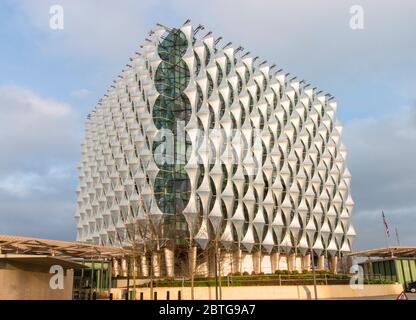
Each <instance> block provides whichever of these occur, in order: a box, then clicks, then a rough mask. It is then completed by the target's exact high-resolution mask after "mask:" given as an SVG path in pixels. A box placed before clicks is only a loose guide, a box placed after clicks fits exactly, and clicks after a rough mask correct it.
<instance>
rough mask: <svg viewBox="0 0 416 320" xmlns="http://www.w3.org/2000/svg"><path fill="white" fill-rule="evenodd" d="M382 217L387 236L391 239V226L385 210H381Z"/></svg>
mask: <svg viewBox="0 0 416 320" xmlns="http://www.w3.org/2000/svg"><path fill="white" fill-rule="evenodd" d="M381 215H382V216H383V222H384V229H385V231H386V234H387V236H388V237H389V238H390V231H389V225H388V224H387V220H386V216H385V215H384V211H383V210H381Z"/></svg>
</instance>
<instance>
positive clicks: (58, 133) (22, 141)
mask: <svg viewBox="0 0 416 320" xmlns="http://www.w3.org/2000/svg"><path fill="white" fill-rule="evenodd" d="M0 123H1V126H0V135H1V137H2V139H1V140H0V150H1V152H2V154H3V155H6V156H3V157H1V158H0V177H1V175H2V174H3V173H9V171H10V170H11V169H12V168H14V169H17V168H18V165H22V164H27V165H28V166H29V167H30V166H32V167H34V166H36V165H37V164H38V162H39V161H45V160H46V159H65V158H67V159H73V157H74V155H76V154H77V151H78V150H77V145H78V143H79V142H78V141H80V136H81V134H82V125H83V123H82V121H81V120H80V119H79V116H78V115H77V114H76V113H75V112H73V110H72V108H71V106H70V105H68V104H66V103H63V102H60V101H57V100H55V99H52V98H49V97H43V96H41V95H39V94H37V93H35V92H33V91H31V90H29V89H25V88H21V87H17V86H0ZM19 170H21V168H19ZM29 171H31V170H29Z"/></svg>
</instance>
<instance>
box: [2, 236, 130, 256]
mask: <svg viewBox="0 0 416 320" xmlns="http://www.w3.org/2000/svg"><path fill="white" fill-rule="evenodd" d="M0 254H8V255H10V254H19V255H20V254H25V255H47V256H53V257H60V258H69V259H71V258H84V259H111V258H114V257H122V256H127V255H130V251H129V250H126V249H123V248H116V247H105V246H100V245H91V244H86V243H80V242H68V241H62V240H50V239H40V238H30V237H20V236H10V235H0Z"/></svg>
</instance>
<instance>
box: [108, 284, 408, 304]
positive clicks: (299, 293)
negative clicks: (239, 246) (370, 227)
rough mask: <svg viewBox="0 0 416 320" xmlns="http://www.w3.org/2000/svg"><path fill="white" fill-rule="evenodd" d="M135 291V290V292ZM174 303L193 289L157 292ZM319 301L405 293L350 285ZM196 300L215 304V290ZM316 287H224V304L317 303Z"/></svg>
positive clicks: (118, 294) (119, 293) (330, 288)
mask: <svg viewBox="0 0 416 320" xmlns="http://www.w3.org/2000/svg"><path fill="white" fill-rule="evenodd" d="M131 290H132V288H131ZM168 291H169V293H170V299H171V300H177V299H178V292H179V291H180V292H181V296H182V300H190V299H191V288H189V287H185V288H181V287H176V288H174V287H172V288H169V287H166V288H154V292H157V298H158V300H165V299H166V296H167V292H168ZM317 291H318V299H336V298H353V297H371V296H383V295H393V294H399V293H400V292H402V291H403V287H402V285H401V284H383V285H379V284H372V285H370V284H369V285H364V287H363V289H353V288H351V287H350V286H349V285H318V286H317ZM111 292H112V293H113V298H114V299H123V292H125V289H120V288H117V289H111ZM141 292H143V298H144V300H149V299H150V289H149V288H137V289H136V298H137V299H140V293H141ZM194 297H195V300H214V299H215V287H209V288H208V287H195V289H194ZM314 298H315V296H314V287H313V286H309V285H308V286H245V287H242V286H241V287H222V299H223V300H253V299H254V300H268V299H269V300H275V299H314Z"/></svg>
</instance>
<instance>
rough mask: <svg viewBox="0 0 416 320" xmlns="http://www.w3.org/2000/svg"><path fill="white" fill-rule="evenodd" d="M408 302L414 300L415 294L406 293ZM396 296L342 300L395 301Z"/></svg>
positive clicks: (415, 298)
mask: <svg viewBox="0 0 416 320" xmlns="http://www.w3.org/2000/svg"><path fill="white" fill-rule="evenodd" d="M406 295H407V297H408V298H409V300H416V293H406ZM396 298H397V295H391V296H377V297H364V298H348V299H343V300H396Z"/></svg>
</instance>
